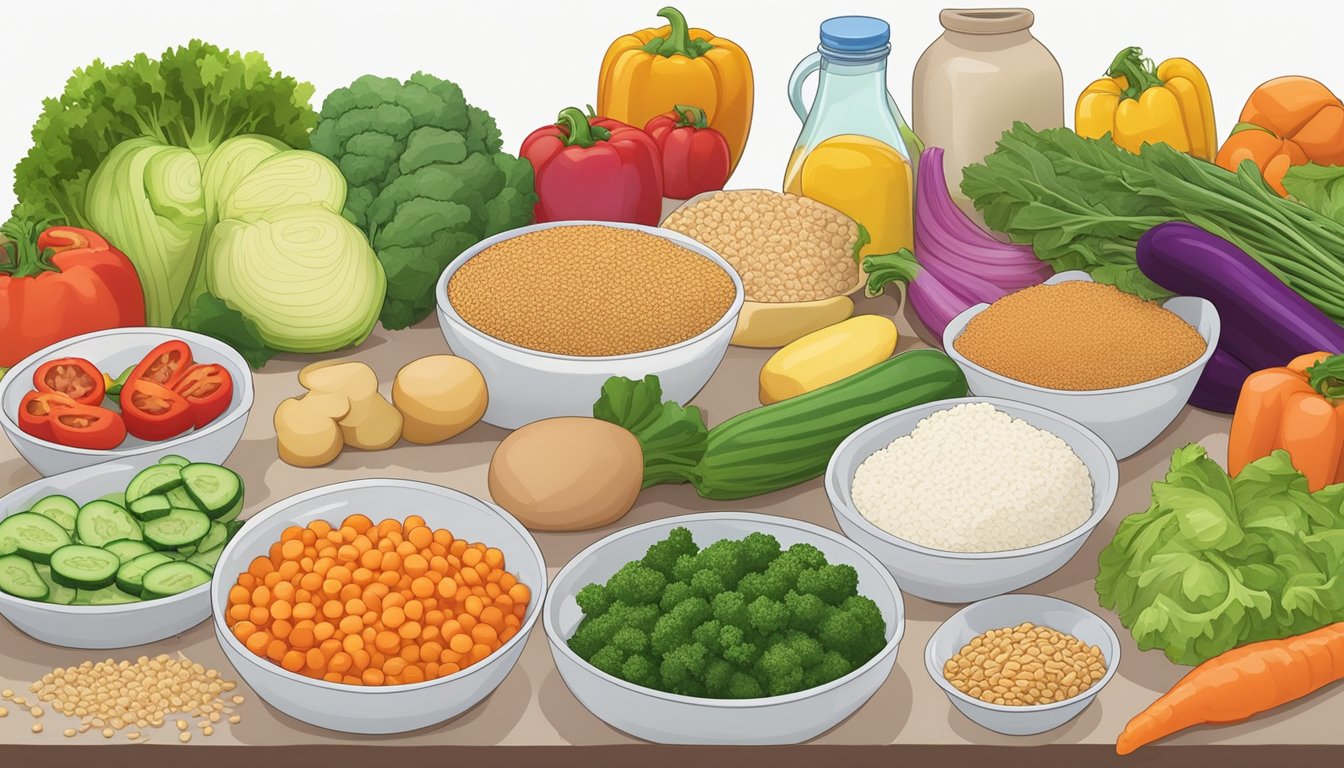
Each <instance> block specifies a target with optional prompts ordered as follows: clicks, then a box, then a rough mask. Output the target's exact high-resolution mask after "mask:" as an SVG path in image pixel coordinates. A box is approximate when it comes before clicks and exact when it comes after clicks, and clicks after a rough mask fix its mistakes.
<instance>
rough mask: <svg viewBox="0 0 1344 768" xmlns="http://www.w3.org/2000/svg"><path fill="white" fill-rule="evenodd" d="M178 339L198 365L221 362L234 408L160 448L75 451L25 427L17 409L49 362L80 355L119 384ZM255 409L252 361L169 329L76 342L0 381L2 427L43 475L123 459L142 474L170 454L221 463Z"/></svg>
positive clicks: (99, 334) (130, 440)
mask: <svg viewBox="0 0 1344 768" xmlns="http://www.w3.org/2000/svg"><path fill="white" fill-rule="evenodd" d="M173 339H180V340H182V341H185V342H187V344H189V345H190V346H191V351H192V355H193V357H194V360H195V362H198V363H218V364H219V365H222V366H224V368H225V369H226V370H228V372H229V375H230V376H232V377H233V399H232V400H230V401H229V407H228V408H227V409H226V410H225V411H224V413H222V414H220V416H219V418H217V419H215V420H214V421H212V422H210V423H209V424H207V425H205V427H203V428H201V429H195V430H192V431H190V432H186V433H184V434H181V435H179V436H177V437H174V438H172V439H171V440H160V441H158V442H147V441H145V440H141V439H139V438H136V437H132V436H130V435H128V436H127V437H126V440H125V442H123V443H122V444H121V445H120V446H118V447H116V448H113V449H112V450H109V451H95V450H90V449H88V448H71V447H69V446H65V445H61V444H59V443H53V442H48V441H46V440H40V439H38V438H36V437H33V436H32V435H30V434H28V433H27V432H24V431H23V430H21V429H19V424H18V421H16V419H17V417H18V413H19V403H20V402H21V401H22V400H23V396H24V395H26V394H28V392H30V391H31V390H32V389H33V373H34V372H35V371H36V370H37V369H38V367H39V366H41V365H42V364H43V363H45V362H47V361H48V360H52V359H54V358H58V357H82V358H84V359H86V360H88V361H89V362H91V363H93V364H94V365H96V366H98V369H99V370H101V371H103V372H104V373H106V374H107V375H109V376H112V377H114V378H115V377H116V376H117V375H118V374H120V373H121V372H122V371H124V370H126V369H127V368H129V367H131V366H133V365H135V364H136V363H138V362H140V361H141V360H142V359H144V356H145V355H147V354H149V351H150V350H151V349H153V348H154V347H157V346H158V345H160V344H162V343H163V342H165V341H171V340H173ZM251 410H252V370H251V369H250V368H248V366H247V361H245V360H243V358H242V356H241V355H239V354H238V353H237V352H236V351H234V349H233V348H232V347H230V346H229V345H228V344H225V343H224V342H222V341H220V340H218V339H214V338H211V337H209V336H203V335H201V334H199V333H192V332H190V331H179V330H174V329H171V328H113V329H109V330H105V331H94V332H93V333H86V334H84V335H82V336H73V337H71V338H69V339H66V340H65V341H61V342H57V343H55V344H52V345H51V346H49V347H47V348H45V349H42V350H39V351H37V352H34V353H33V354H31V355H29V356H28V357H25V358H24V359H23V360H21V361H19V363H18V364H17V365H15V366H14V367H13V368H10V369H9V372H8V373H6V374H5V377H4V378H3V379H0V429H3V430H4V432H5V434H6V435H7V436H8V437H9V441H10V442H11V443H13V444H14V447H15V448H16V449H18V451H19V454H20V455H22V456H23V458H25V459H27V460H28V463H29V464H32V465H33V468H34V469H36V470H37V471H38V472H41V473H42V474H44V475H54V474H56V473H58V472H68V471H70V470H72V469H80V468H81V467H90V466H93V465H94V464H101V463H103V462H105V461H117V460H123V461H130V462H133V463H136V464H138V465H139V466H140V467H142V468H143V467H146V466H148V465H150V464H153V463H154V462H155V461H157V460H158V459H159V458H161V457H163V456H165V455H167V454H170V453H175V454H179V455H181V456H185V457H186V458H188V459H191V460H192V461H206V462H210V463H213V464H223V463H224V460H225V459H227V458H228V457H229V454H230V453H233V449H234V448H235V447H236V446H237V445H238V441H239V440H240V439H242V437H243V428H244V427H245V426H247V415H248V412H249V411H251Z"/></svg>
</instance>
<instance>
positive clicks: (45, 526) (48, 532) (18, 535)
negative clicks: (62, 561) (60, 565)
mask: <svg viewBox="0 0 1344 768" xmlns="http://www.w3.org/2000/svg"><path fill="white" fill-rule="evenodd" d="M0 540H4V541H6V542H9V541H12V542H13V545H12V546H13V548H14V551H15V552H18V553H19V554H20V555H23V556H24V557H26V558H28V559H29V560H32V561H33V562H34V563H47V562H49V561H50V560H51V553H52V552H55V551H56V550H58V549H60V548H61V547H64V546H65V545H67V544H69V543H70V534H68V533H66V532H65V529H64V528H62V527H61V526H60V524H58V523H57V522H56V521H54V520H52V519H51V518H49V517H45V516H43V515H39V514H35V513H33V512H20V513H18V514H17V515H10V516H9V517H6V518H5V519H4V520H0ZM10 546H11V545H9V544H6V545H5V547H4V548H5V549H9V548H10Z"/></svg>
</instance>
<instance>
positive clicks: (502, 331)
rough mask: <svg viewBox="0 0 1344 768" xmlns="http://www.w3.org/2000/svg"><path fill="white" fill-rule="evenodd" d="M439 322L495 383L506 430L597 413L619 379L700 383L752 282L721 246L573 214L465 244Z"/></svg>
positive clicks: (493, 415) (724, 344)
mask: <svg viewBox="0 0 1344 768" xmlns="http://www.w3.org/2000/svg"><path fill="white" fill-rule="evenodd" d="M437 297H438V298H437V300H438V319H439V327H440V328H441V329H442V331H443V335H444V338H445V339H446V340H447V342H448V346H449V347H451V348H452V350H453V352H454V354H457V355H458V356H460V357H463V358H466V359H467V360H469V361H471V362H472V363H473V364H475V365H476V367H477V368H479V369H480V371H481V374H482V375H483V376H484V377H485V381H486V385H487V387H488V389H489V398H490V399H489V405H488V406H487V408H486V412H485V416H484V418H483V420H484V421H485V422H486V423H488V424H493V425H495V426H498V427H504V428H507V429H516V428H517V427H520V426H523V425H524V424H529V423H531V422H534V421H539V420H541V419H548V418H552V417H556V416H591V415H592V410H593V403H594V402H596V400H597V398H598V396H599V394H600V392H601V388H602V384H603V383H604V382H605V381H606V380H607V379H608V378H609V377H611V376H625V377H628V378H632V379H640V378H643V377H644V376H647V375H649V374H653V375H656V376H658V377H659V380H660V381H661V382H662V385H663V391H664V394H665V395H666V396H667V397H668V399H671V400H676V401H677V402H679V403H685V402H686V401H688V400H690V399H691V398H692V397H694V396H695V394H696V393H697V392H699V391H700V389H701V387H703V386H704V385H705V382H707V381H709V377H710V376H711V375H712V374H713V373H714V369H715V368H717V367H718V365H719V363H720V362H721V361H722V359H723V356H724V353H725V352H726V351H727V348H728V342H729V340H730V338H731V337H732V332H733V328H734V326H735V325H736V322H737V316H738V313H739V312H740V311H741V309H742V302H743V290H742V280H741V278H740V277H738V275H737V272H736V271H734V270H733V268H732V266H731V265H730V264H729V263H728V262H727V261H726V260H724V259H723V258H722V257H720V256H719V255H718V254H717V253H715V252H714V251H713V250H711V249H709V248H708V247H706V246H705V245H703V244H701V243H699V242H697V241H695V240H692V239H691V238H689V237H687V236H685V235H682V234H680V233H677V232H671V231H669V230H664V229H659V228H657V227H647V226H642V225H638V224H625V223H616V222H597V221H565V222H549V223H546V224H536V225H532V226H528V227H521V228H519V229H513V230H509V231H507V232H502V233H500V234H498V235H495V236H493V237H490V238H487V239H485V240H482V241H481V242H480V243H477V244H476V245H474V246H472V247H471V248H469V249H467V250H465V251H463V252H462V254H461V255H459V256H458V257H457V258H456V259H454V260H453V262H452V263H451V264H449V265H448V267H447V268H446V269H445V270H444V271H443V274H442V275H441V276H440V277H439V282H438V286H437Z"/></svg>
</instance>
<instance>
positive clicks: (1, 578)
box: [0, 555, 51, 600]
mask: <svg viewBox="0 0 1344 768" xmlns="http://www.w3.org/2000/svg"><path fill="white" fill-rule="evenodd" d="M0 592H5V593H7V594H10V595H13V596H15V597H21V598H23V599H24V600H46V599H47V595H49V594H50V593H51V590H49V589H47V582H45V581H43V580H42V575H41V574H39V573H38V572H37V566H36V565H34V564H33V561H32V560H29V559H28V558H26V557H23V556H21V555H5V556H4V557H0Z"/></svg>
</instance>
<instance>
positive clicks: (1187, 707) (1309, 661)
mask: <svg viewBox="0 0 1344 768" xmlns="http://www.w3.org/2000/svg"><path fill="white" fill-rule="evenodd" d="M1341 679H1344V622H1340V623H1336V624H1330V625H1328V626H1325V627H1322V628H1321V629H1318V630H1316V631H1314V632H1308V633H1306V634H1304V635H1297V636H1296V637H1289V638H1285V639H1283V640H1266V641H1264V642H1259V643H1251V644H1250V645H1244V646H1242V647H1240V648H1234V649H1232V650H1230V651H1227V652H1226V653H1223V654H1221V655H1219V656H1215V657H1214V658H1212V659H1209V660H1208V661H1206V662H1204V663H1203V664H1200V665H1199V666H1198V667H1195V668H1194V669H1193V670H1192V671H1191V672H1190V673H1189V674H1188V675H1186V676H1185V677H1183V678H1181V680H1180V682H1178V683H1176V685H1175V686H1173V687H1172V689H1171V690H1170V691H1167V692H1166V693H1165V694H1163V695H1162V697H1161V698H1159V699H1158V700H1157V701H1155V702H1153V703H1152V705H1150V706H1149V707H1148V708H1147V709H1145V710H1144V711H1142V712H1140V713H1139V714H1138V715H1136V716H1135V717H1134V719H1133V720H1130V721H1129V724H1128V725H1126V726H1125V730H1124V731H1123V732H1122V733H1121V734H1120V737H1119V738H1117V739H1116V740H1115V751H1116V753H1117V754H1121V755H1127V754H1129V753H1130V752H1133V751H1134V750H1136V749H1138V748H1139V747H1142V746H1143V745H1145V744H1149V743H1152V742H1154V741H1157V740H1158V739H1161V738H1164V737H1166V736H1170V735H1171V734H1173V733H1176V732H1177V731H1180V730H1183V729H1185V728H1189V727H1191V726H1195V725H1201V724H1204V723H1233V722H1237V721H1239V720H1245V719H1246V718H1248V717H1251V716H1252V715H1256V714H1259V713H1260V712H1265V711H1267V710H1270V709H1273V708H1274V707H1277V706H1280V705H1283V704H1287V703H1288V702H1290V701H1295V700H1297V699H1300V698H1302V697H1303V696H1306V695H1307V694H1309V693H1311V692H1313V691H1315V690H1317V689H1319V688H1322V687H1324V686H1326V685H1329V684H1330V683H1333V682H1336V681H1338V680H1341Z"/></svg>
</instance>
